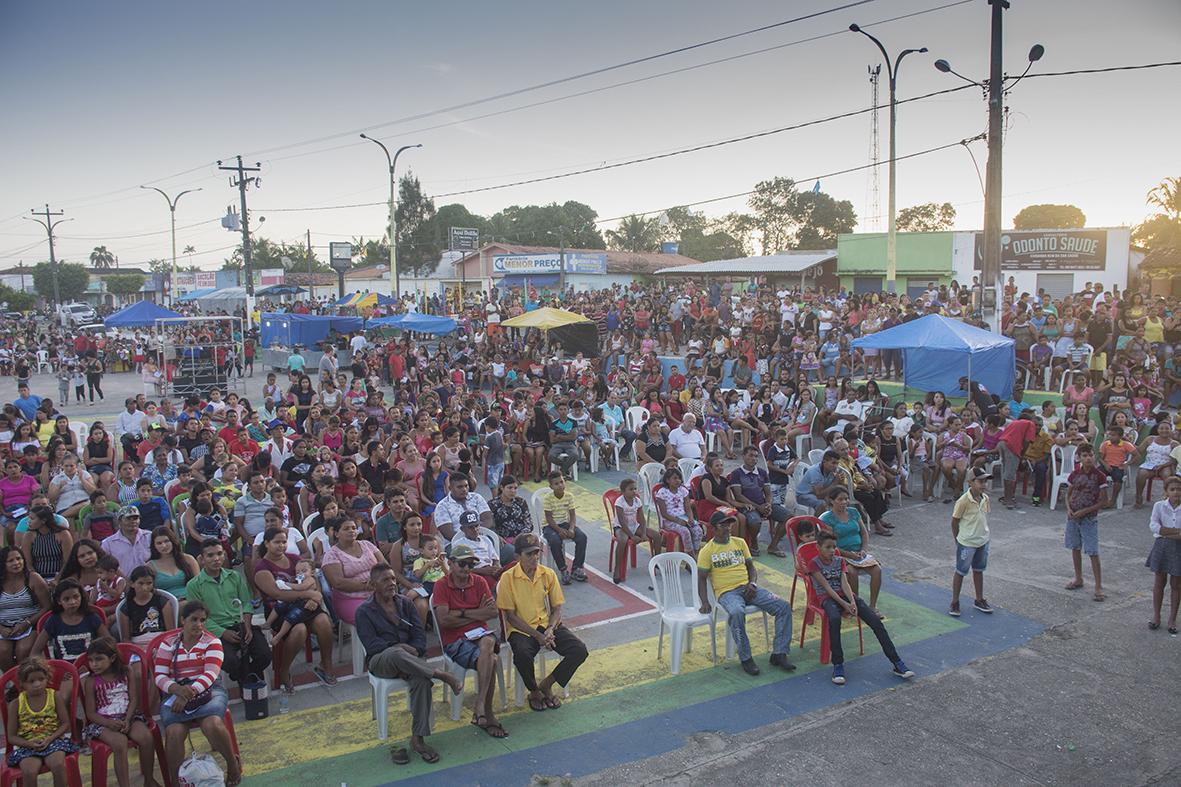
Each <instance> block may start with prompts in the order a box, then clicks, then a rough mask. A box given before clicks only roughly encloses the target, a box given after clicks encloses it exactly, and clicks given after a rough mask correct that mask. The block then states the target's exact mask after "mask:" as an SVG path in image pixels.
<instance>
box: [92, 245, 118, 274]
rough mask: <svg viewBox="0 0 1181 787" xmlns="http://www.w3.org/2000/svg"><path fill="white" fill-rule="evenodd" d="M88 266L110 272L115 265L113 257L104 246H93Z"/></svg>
mask: <svg viewBox="0 0 1181 787" xmlns="http://www.w3.org/2000/svg"><path fill="white" fill-rule="evenodd" d="M90 264H91V265H92V266H93V267H95V268H100V269H102V270H110V269H111V267H112V266H113V265H114V264H115V255H114V254H112V253H111V252H110V251H109V250H108V249H107V247H106V246H95V247H94V251H92V252H90Z"/></svg>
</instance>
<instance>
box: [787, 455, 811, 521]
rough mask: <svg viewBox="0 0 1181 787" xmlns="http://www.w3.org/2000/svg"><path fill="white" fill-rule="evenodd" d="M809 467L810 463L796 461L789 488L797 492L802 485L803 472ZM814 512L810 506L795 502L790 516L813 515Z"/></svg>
mask: <svg viewBox="0 0 1181 787" xmlns="http://www.w3.org/2000/svg"><path fill="white" fill-rule="evenodd" d="M809 469H811V465H809V464H808V463H806V462H804V461H799V462H796V469H795V470H794V471H793V472H792V474H791V488H792V490H793V491H795V492H796V493H797V494H798V493H799V490H800V487H801V486H803V485H804V473H806V472H808V470H809ZM815 513H816V512H815V511H813V510H812V509H811V507H809V506H806V505H804V504H803V503H800V502H797V503H796V507H795V511H793V512H792V516H814V515H815Z"/></svg>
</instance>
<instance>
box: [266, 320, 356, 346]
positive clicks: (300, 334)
mask: <svg viewBox="0 0 1181 787" xmlns="http://www.w3.org/2000/svg"><path fill="white" fill-rule="evenodd" d="M260 323H261V325H262V333H261V335H260V337H259V341H260V342H261V344H262V346H263V347H271V346H272V345H274V344H276V343H278V344H280V345H283V346H285V347H294V346H295V345H297V344H299V345H303V346H304V347H315V346H316V345H318V344H319V343H320V342H322V341H324V340H325V339H327V338H328V335H329V334H330V333H332V332H333V331H336V332H337V333H349V332H352V331H359V330H362V328H363V327H364V323H365V321H364V320H362V319H361V318H360V317H334V316H331V315H322V314H288V313H286V312H264V313H263V315H262V318H261V320H260Z"/></svg>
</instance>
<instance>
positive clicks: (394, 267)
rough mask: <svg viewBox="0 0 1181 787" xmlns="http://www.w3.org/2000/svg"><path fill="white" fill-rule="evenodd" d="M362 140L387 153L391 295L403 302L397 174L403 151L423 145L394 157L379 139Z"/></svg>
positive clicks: (396, 153)
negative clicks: (400, 275)
mask: <svg viewBox="0 0 1181 787" xmlns="http://www.w3.org/2000/svg"><path fill="white" fill-rule="evenodd" d="M361 139H367V140H369V141H370V142H373V143H375V144H376V145H377V146H378V147H380V148H381V150H382V152H383V153H385V160H386V164H388V165H389V168H390V217H389V224H388V226H387V227H386V230H387V231H388V232H389V234H390V288H391V292H390V294H391V295H393V296H394V298H397V299H398V300H401V298H402V290H401V286H400V282H399V279H398V219H397V215H396V211H397V209H398V179H397V177H396V176H395V172H396V170H397V166H398V156H400V155H402V151H403V150H410V149H411V148H421V147H422V145H403V146H402V147H400V148H398V150H397V151H396V152H395V153H394V155H393V156H391V155H390V149H389V148H387V147H386V146H385V145H384V144H383V143H382V142H381V140H379V139H374V138H373V137H370V136H366V135H365V134H361Z"/></svg>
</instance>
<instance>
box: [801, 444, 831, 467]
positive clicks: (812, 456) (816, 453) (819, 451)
mask: <svg viewBox="0 0 1181 787" xmlns="http://www.w3.org/2000/svg"><path fill="white" fill-rule="evenodd" d="M824 451H825V449H823V448H813V449H812V450H811V451H809V452H808V464H810V465H818V464H820V462H821V460H823V459H824ZM800 456H803V454H800Z"/></svg>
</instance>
